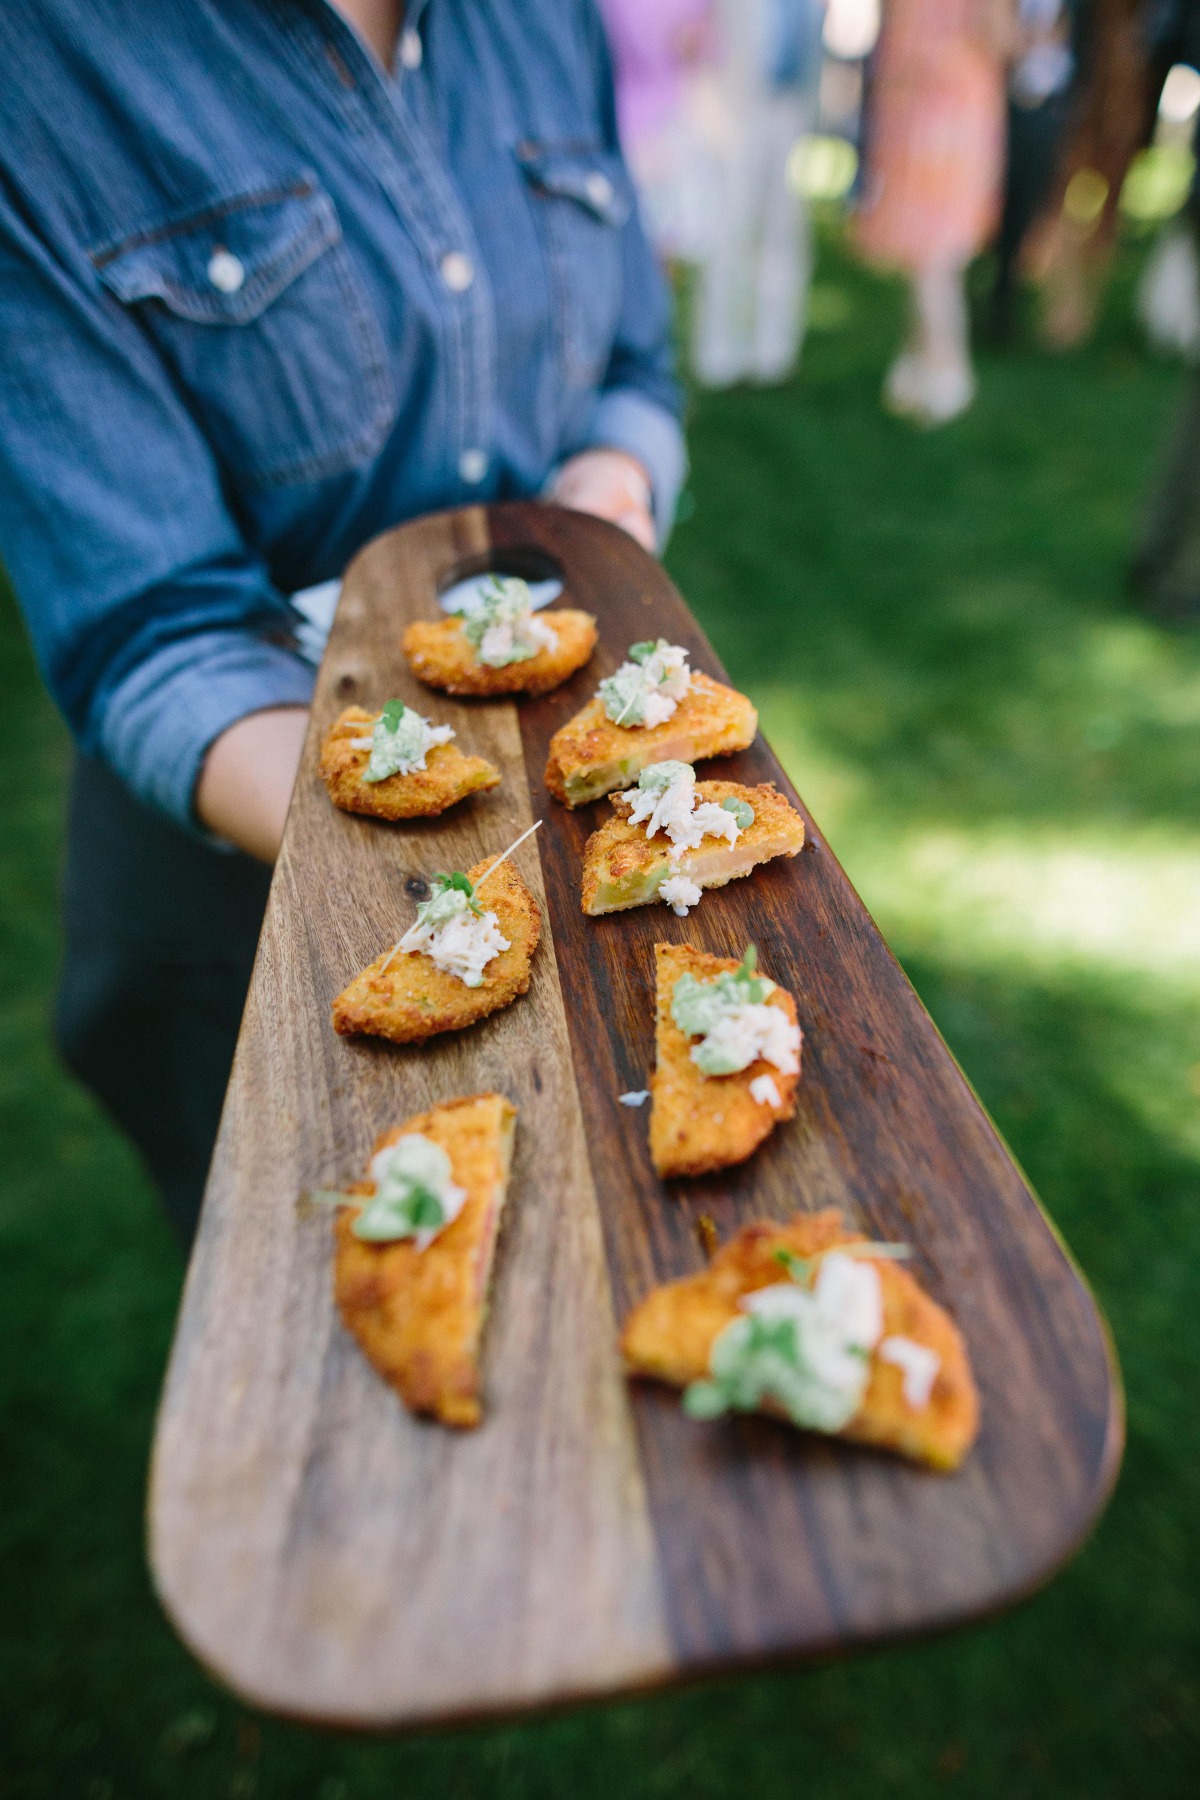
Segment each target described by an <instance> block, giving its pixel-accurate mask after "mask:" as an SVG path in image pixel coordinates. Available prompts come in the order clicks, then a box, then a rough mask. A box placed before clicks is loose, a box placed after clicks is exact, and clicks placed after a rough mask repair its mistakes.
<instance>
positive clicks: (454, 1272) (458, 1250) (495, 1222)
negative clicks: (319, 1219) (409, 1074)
mask: <svg viewBox="0 0 1200 1800" xmlns="http://www.w3.org/2000/svg"><path fill="white" fill-rule="evenodd" d="M516 1119H517V1113H516V1108H515V1107H513V1106H510V1105H509V1102H508V1101H507V1100H505V1099H504V1098H503V1097H502V1096H501V1095H500V1094H472V1095H471V1096H470V1097H469V1098H468V1099H465V1100H450V1101H447V1102H446V1104H445V1105H443V1106H435V1107H433V1108H431V1110H430V1111H429V1112H424V1113H418V1114H417V1116H416V1118H414V1119H409V1121H408V1123H407V1124H405V1125H398V1126H397V1127H396V1128H395V1130H393V1131H387V1132H385V1133H384V1134H383V1136H382V1137H381V1138H380V1139H379V1141H378V1142H377V1144H376V1145H375V1154H374V1156H373V1157H372V1159H371V1166H370V1170H369V1176H368V1179H367V1180H366V1181H364V1182H362V1183H359V1184H357V1186H356V1188H355V1189H354V1191H353V1192H351V1193H349V1194H347V1195H345V1196H342V1198H343V1199H344V1200H345V1201H346V1202H347V1204H345V1205H343V1206H341V1207H340V1208H339V1211H338V1215H337V1223H336V1227H335V1231H336V1251H335V1259H334V1275H333V1282H334V1297H335V1299H336V1300H337V1305H338V1311H339V1312H340V1313H341V1315H342V1319H343V1322H344V1323H345V1326H346V1329H347V1331H349V1332H351V1333H352V1335H353V1336H354V1337H355V1338H357V1340H358V1343H359V1346H360V1348H361V1349H362V1352H363V1354H364V1355H365V1356H366V1358H367V1361H368V1362H369V1363H370V1364H371V1365H372V1367H373V1368H375V1369H376V1370H378V1372H379V1374H380V1375H382V1376H383V1378H384V1380H385V1381H387V1382H390V1383H391V1385H392V1386H393V1387H394V1388H395V1389H396V1391H397V1393H398V1394H399V1395H400V1398H401V1399H402V1400H403V1402H404V1404H405V1406H407V1407H408V1408H409V1410H410V1411H411V1412H418V1413H432V1415H433V1416H434V1418H436V1419H439V1420H440V1421H441V1423H442V1424H443V1425H459V1426H471V1425H478V1423H479V1421H480V1419H481V1417H482V1416H483V1415H482V1408H481V1406H480V1401H479V1385H480V1384H479V1346H480V1341H481V1339H482V1336H483V1324H484V1318H485V1315H486V1312H487V1300H488V1289H489V1285H490V1282H491V1273H492V1259H493V1255H494V1252H495V1248H496V1239H497V1237H498V1236H499V1232H500V1215H501V1211H502V1209H503V1206H504V1199H505V1194H506V1192H507V1189H508V1171H509V1165H510V1163H511V1161H512V1142H513V1131H514V1128H515V1125H516Z"/></svg>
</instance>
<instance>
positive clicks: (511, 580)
mask: <svg viewBox="0 0 1200 1800" xmlns="http://www.w3.org/2000/svg"><path fill="white" fill-rule="evenodd" d="M463 630H464V631H465V632H466V634H467V638H468V640H469V641H470V643H471V644H472V645H473V647H474V650H475V654H476V656H477V657H478V658H479V660H480V662H481V663H486V664H487V666H488V668H489V669H503V668H506V667H507V666H508V664H509V663H517V662H528V660H529V658H530V657H531V656H536V655H537V654H538V652H539V650H554V649H556V648H557V646H558V633H557V632H556V631H555V629H554V627H553V625H550V624H548V623H547V622H546V620H545V619H539V618H538V617H537V615H536V614H535V613H534V611H533V608H532V596H531V594H530V592H529V585H528V583H527V582H524V581H522V580H520V578H519V577H517V576H502V575H496V576H494V577H493V578H492V585H491V587H490V588H488V589H487V590H486V591H485V592H484V594H483V595H482V597H481V599H480V602H479V605H478V606H477V607H476V608H475V609H474V611H473V612H469V613H468V614H467V615H466V617H465V618H464V619H463Z"/></svg>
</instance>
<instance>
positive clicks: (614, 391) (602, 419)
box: [585, 387, 687, 549]
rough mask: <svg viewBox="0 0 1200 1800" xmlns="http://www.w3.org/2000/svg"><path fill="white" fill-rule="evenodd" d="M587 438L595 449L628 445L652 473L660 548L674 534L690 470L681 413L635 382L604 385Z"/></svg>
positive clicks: (655, 526)
mask: <svg viewBox="0 0 1200 1800" xmlns="http://www.w3.org/2000/svg"><path fill="white" fill-rule="evenodd" d="M585 441H586V444H587V446H588V447H592V448H596V449H599V448H601V447H603V448H605V449H609V450H626V451H628V453H629V455H630V456H636V458H637V460H638V461H639V462H640V463H641V465H642V467H643V468H644V469H645V471H646V473H647V475H648V476H649V477H650V486H651V489H652V491H653V495H654V529H655V532H656V533H657V536H658V543H659V548H660V549H661V548H662V547H663V545H665V543H666V541H667V539H668V537H669V536H670V534H671V526H672V524H673V522H674V519H675V507H676V503H677V502H678V499H679V490H680V488H681V487H682V486H683V478H684V475H685V474H686V472H687V451H686V450H685V448H684V441H683V429H682V427H681V425H680V423H679V420H678V418H677V417H676V416H675V414H674V413H673V412H671V411H669V410H668V409H667V407H665V406H661V405H659V403H658V401H657V400H651V399H649V398H647V396H646V395H645V394H644V393H642V392H641V390H640V389H638V388H636V387H619V388H606V389H605V390H604V392H603V393H601V394H600V395H599V396H598V397H597V400H596V404H595V406H594V408H593V410H592V417H591V421H590V423H589V425H588V430H587V437H586V440H585Z"/></svg>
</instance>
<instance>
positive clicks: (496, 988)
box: [333, 857, 542, 1044]
mask: <svg viewBox="0 0 1200 1800" xmlns="http://www.w3.org/2000/svg"><path fill="white" fill-rule="evenodd" d="M492 860H493V859H492V858H491V857H485V859H484V860H483V861H482V862H478V863H476V864H475V867H474V868H473V869H469V870H468V871H467V874H468V876H469V878H470V880H472V881H478V880H479V878H480V876H481V875H482V874H483V873H484V871H485V870H486V869H487V867H488V864H489V863H490V862H491V861H492ZM480 905H481V906H482V907H483V908H484V910H485V911H489V912H494V913H495V915H496V923H497V924H498V925H499V927H500V932H501V935H502V936H504V937H506V938H507V939H508V941H509V945H510V948H509V949H507V950H502V951H501V952H500V954H499V956H496V957H493V959H492V961H491V962H490V963H488V965H487V967H486V968H485V969H484V971H483V983H482V986H480V987H474V988H473V987H467V985H466V984H465V982H462V981H460V980H459V978H458V976H457V975H449V974H447V973H446V972H445V970H443V969H439V968H437V967H436V966H435V964H434V963H433V962H431V961H430V959H429V957H428V956H426V955H424V954H423V952H421V951H419V950H418V951H415V952H412V953H405V952H402V951H399V950H398V951H396V953H395V955H392V953H391V951H390V950H385V951H384V953H383V955H382V956H377V957H376V959H375V961H374V962H373V963H372V964H371V965H370V967H369V968H366V969H364V970H363V972H362V974H361V975H356V976H355V978H354V980H353V981H352V982H351V983H350V985H349V987H348V988H345V989H344V990H343V991H342V992H341V993H340V994H339V995H338V997H337V999H336V1000H335V1001H334V1003H333V1029H334V1030H335V1031H337V1032H340V1034H341V1035H342V1036H343V1037H350V1036H353V1035H354V1034H355V1033H358V1032H364V1033H366V1034H367V1035H369V1036H372V1037H384V1038H390V1039H391V1040H392V1042H393V1043H396V1044H415V1043H420V1042H421V1041H422V1040H423V1039H424V1038H428V1037H433V1036H434V1035H435V1034H436V1033H437V1032H439V1031H461V1030H462V1029H463V1027H464V1026H466V1025H473V1024H474V1023H475V1021H476V1020H477V1019H484V1018H486V1017H487V1015H488V1014H489V1013H494V1012H499V1010H500V1008H501V1007H503V1006H508V1005H509V1003H510V1002H511V1001H513V1000H515V999H516V998H517V995H518V994H523V993H525V991H526V990H527V988H528V987H529V965H530V962H531V961H532V959H533V953H534V951H535V950H536V948H537V941H538V937H539V935H540V933H541V929H542V915H541V911H540V909H539V907H538V903H537V901H536V900H535V899H534V897H533V895H532V894H531V893H530V891H529V889H528V888H527V887H526V885H525V883H524V882H523V881H522V879H521V877H520V875H518V873H517V871H516V870H515V869H514V868H513V866H512V864H511V863H501V864H500V867H499V868H498V869H497V870H496V871H495V873H494V874H492V875H489V876H488V878H487V882H486V884H485V885H484V889H483V892H482V894H481V896H480ZM385 965H386V966H385Z"/></svg>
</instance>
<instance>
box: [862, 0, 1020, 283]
mask: <svg viewBox="0 0 1200 1800" xmlns="http://www.w3.org/2000/svg"><path fill="white" fill-rule="evenodd" d="M977 16H978V7H977V5H976V4H975V0H885V9H884V24H883V31H882V34H881V36H880V40H879V48H878V51H877V53H876V59H875V69H874V74H873V78H872V84H871V94H870V111H869V114H868V120H867V148H866V169H865V180H864V183H863V200H862V204H861V206H860V208H859V212H858V215H857V218H856V220H855V224H854V227H853V235H854V239H855V242H856V243H857V245H858V248H859V250H860V251H861V252H862V254H863V255H864V256H865V257H866V258H867V259H868V260H869V261H871V262H874V263H879V264H881V265H883V266H884V267H887V268H893V269H900V270H902V271H904V273H906V274H916V273H918V272H919V271H920V270H922V269H927V268H931V267H936V266H942V267H946V266H960V265H962V264H964V263H966V262H967V261H969V260H970V258H971V257H972V256H973V255H974V254H975V252H976V251H977V250H979V249H980V248H982V246H983V245H984V243H986V241H987V239H988V237H989V236H990V234H991V232H992V230H993V228H994V226H995V223H996V218H997V214H998V210H999V204H1000V189H1001V180H1002V176H1003V158H1004V122H1005V99H1004V64H1003V62H1002V60H1001V58H1000V56H999V55H998V54H997V53H996V52H995V51H993V50H991V49H989V48H988V46H987V43H986V40H985V38H984V35H983V32H982V30H979V31H978V32H976V31H975V30H974V29H972V27H973V24H974V21H975V19H976V17H977Z"/></svg>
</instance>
